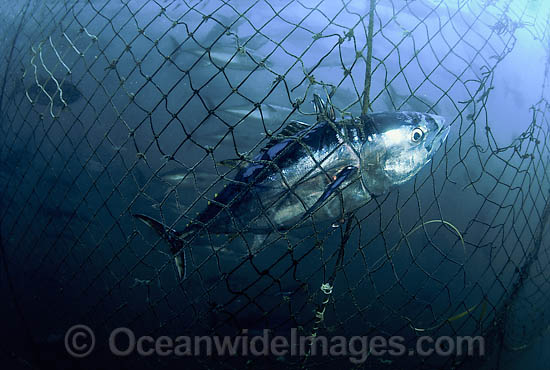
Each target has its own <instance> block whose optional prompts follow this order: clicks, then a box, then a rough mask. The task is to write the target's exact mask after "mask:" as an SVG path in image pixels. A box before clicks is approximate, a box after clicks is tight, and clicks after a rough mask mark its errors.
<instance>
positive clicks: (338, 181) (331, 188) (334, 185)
mask: <svg viewBox="0 0 550 370" xmlns="http://www.w3.org/2000/svg"><path fill="white" fill-rule="evenodd" d="M356 172H357V167H355V166H347V167H344V168H343V169H341V170H340V171H339V172H338V173H337V174H336V175H335V176H334V178H333V181H332V182H331V183H330V184H328V186H327V188H326V189H325V191H324V192H323V194H322V195H321V196H320V197H319V199H317V201H316V202H315V203H314V204H313V205H312V206H311V207H310V208H309V209H308V210H307V211H306V213H305V214H304V216H303V217H302V220H303V219H305V218H306V217H309V216H310V215H311V214H312V213H313V212H315V211H316V210H317V209H319V208H320V207H321V206H322V205H323V204H324V203H325V202H326V200H327V199H328V198H329V197H330V196H331V195H332V194H334V193H335V192H336V191H337V190H338V189H339V188H340V187H341V185H342V184H343V183H344V181H346V180H347V179H349V178H350V177H351V176H352V175H353V174H355V173H356Z"/></svg>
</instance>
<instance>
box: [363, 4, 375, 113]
mask: <svg viewBox="0 0 550 370" xmlns="http://www.w3.org/2000/svg"><path fill="white" fill-rule="evenodd" d="M375 8H376V2H375V0H370V10H369V27H368V35H367V60H366V61H365V62H366V67H365V85H364V90H363V105H362V111H361V113H362V114H366V113H367V112H368V111H369V108H370V85H371V74H372V39H373V29H374V10H375Z"/></svg>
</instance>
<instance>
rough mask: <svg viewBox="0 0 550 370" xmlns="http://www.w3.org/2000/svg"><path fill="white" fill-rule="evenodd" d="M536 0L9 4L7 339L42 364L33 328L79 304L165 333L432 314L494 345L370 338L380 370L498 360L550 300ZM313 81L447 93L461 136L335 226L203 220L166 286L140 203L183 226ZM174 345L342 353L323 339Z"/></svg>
mask: <svg viewBox="0 0 550 370" xmlns="http://www.w3.org/2000/svg"><path fill="white" fill-rule="evenodd" d="M8 5H9V6H8ZM543 5H544V4H542V2H540V1H538V2H537V1H526V2H518V1H504V0H501V1H489V0H487V1H481V0H471V1H441V2H437V1H434V2H431V1H427V0H425V1H420V0H417V1H394V0H383V1H361V2H359V1H355V0H350V1H346V0H342V1H328V0H324V1H323V0H320V1H309V0H307V1H287V0H258V1H214V0H212V1H184V0H173V1H137V0H136V1H120V0H110V1H67V2H62V1H31V0H29V1H26V2H20V3H18V4H11V3H10V4H7V3H4V4H2V14H3V15H4V17H5V22H2V24H1V25H0V29H1V32H0V35H1V37H2V39H3V44H4V45H6V48H5V50H6V52H4V53H3V54H2V56H1V57H0V60H1V62H0V66H1V70H2V74H3V79H2V85H1V86H2V94H1V97H0V112H1V114H0V123H1V132H2V135H1V138H0V140H1V146H0V157H1V162H0V163H1V165H0V176H1V178H0V180H1V181H0V189H1V192H0V205H1V206H0V209H1V213H0V221H1V229H0V231H1V243H2V257H3V262H4V270H5V273H4V276H5V277H6V280H5V282H4V283H3V284H4V285H3V288H6V289H8V290H9V293H6V294H9V296H10V297H12V298H13V300H11V299H10V302H11V301H13V303H12V304H10V307H11V305H13V308H14V309H15V311H17V313H18V314H17V317H18V319H17V320H16V321H20V322H22V323H23V324H24V327H26V333H27V335H26V336H25V338H26V339H24V340H27V341H29V342H30V343H31V344H32V345H28V346H23V345H18V343H17V342H16V341H12V342H11V343H5V346H4V347H5V351H4V352H5V354H10V356H11V357H13V358H16V359H18V360H17V361H18V362H19V363H20V364H21V363H25V364H27V365H29V366H30V364H33V363H34V364H36V363H38V364H40V363H41V362H42V363H43V362H45V361H48V360H49V359H48V358H47V356H44V354H42V355H41V354H40V351H42V350H43V349H42V348H47V345H52V346H53V345H55V346H61V347H62V344H59V343H62V339H59V338H62V337H63V334H64V330H66V328H68V327H70V326H71V325H73V324H75V323H87V324H89V325H90V326H91V327H93V328H94V330H96V336H97V337H98V338H108V336H109V332H110V331H111V330H113V328H116V327H130V328H132V329H133V330H134V331H135V332H136V333H138V334H141V335H154V336H159V335H185V334H188V335H189V334H192V335H237V334H239V333H242V330H243V329H248V330H249V331H250V332H251V333H252V332H254V331H260V330H262V329H264V328H265V329H270V330H271V333H272V334H281V335H288V333H289V330H290V328H295V329H296V330H297V332H298V333H299V334H300V335H315V334H316V335H327V336H338V335H343V336H346V337H349V336H352V335H367V336H373V335H383V336H392V335H400V336H403V337H404V338H405V339H406V344H407V346H413V343H414V340H415V339H416V338H417V337H418V336H420V335H425V334H426V333H429V334H430V335H433V336H444V335H448V336H458V335H462V336H464V335H470V336H475V335H482V336H484V337H485V338H486V343H487V350H488V355H487V356H484V357H483V358H465V357H463V356H458V357H457V356H451V357H438V356H435V355H434V356H428V357H420V358H417V357H414V358H412V359H411V358H392V357H380V356H369V357H368V358H367V364H371V365H372V366H383V367H388V368H391V367H396V368H402V367H403V366H405V364H407V366H409V367H417V368H420V367H423V368H433V367H435V366H440V367H444V368H467V367H469V366H473V367H474V368H478V366H480V364H481V363H484V364H487V363H489V365H490V366H498V365H495V364H499V361H502V358H503V356H505V355H504V354H503V353H504V352H520V351H521V350H524V349H526V348H528V347H529V346H531V345H532V343H533V342H534V341H536V339H537V338H538V336H540V335H542V334H545V332H546V328H547V326H548V324H549V323H548V318H547V315H546V313H545V312H546V310H547V308H548V306H549V304H550V302H549V296H550V295H549V292H550V286H549V277H548V276H547V274H548V270H549V269H548V262H549V261H548V249H547V248H546V245H548V243H549V240H548V237H547V236H546V234H547V233H546V227H547V223H548V216H549V214H550V208H549V207H550V206H549V203H548V196H549V189H550V184H549V178H548V171H546V166H547V163H548V158H549V152H550V151H549V149H550V148H549V144H548V137H549V136H548V135H549V133H548V128H549V125H548V112H549V110H548V102H547V100H546V96H547V94H548V91H547V78H548V70H547V68H548V54H547V52H548V42H549V38H548V19H549V18H548V14H547V12H546V11H545V10H544V7H543ZM519 41H521V42H519ZM526 42H527V43H528V45H530V47H527V48H526V46H525V43H526ZM527 49H529V50H530V52H532V53H533V55H535V56H539V59H538V60H535V59H536V58H535V57H533V60H532V62H533V67H529V66H523V65H520V66H518V65H516V64H513V63H514V61H516V60H518V58H520V59H521V57H522V53H525V52H526V50H527ZM531 49H532V50H531ZM518 55H519V56H518ZM521 60H525V58H524V59H521ZM510 63H512V64H510ZM537 63H538V64H537ZM518 68H523V69H525V70H527V71H529V72H531V71H532V72H533V74H537V73H538V75H537V76H536V77H537V82H536V83H535V84H534V85H533V86H531V88H530V89H531V91H528V92H526V91H524V88H523V87H522V88H521V90H520V88H518V87H517V86H514V84H515V85H519V84H520V83H521V81H515V82H514V81H510V80H509V79H508V76H509V75H511V71H514V70H515V69H518ZM313 94H319V95H320V96H323V97H326V96H330V98H331V101H332V104H333V106H334V108H335V109H336V113H337V116H338V117H342V118H345V117H352V116H355V117H356V116H358V115H359V114H361V112H362V111H363V112H366V111H375V112H376V111H399V110H412V111H421V112H432V113H437V114H439V115H442V116H444V117H445V118H446V119H447V121H449V122H450V123H451V133H450V135H449V138H448V140H447V141H446V143H445V145H444V147H442V148H441V149H440V150H439V151H438V153H437V154H436V156H435V157H434V158H433V160H432V161H431V163H430V164H429V165H427V166H426V167H425V168H424V169H423V170H422V171H421V172H420V173H419V174H418V175H417V176H416V177H415V178H414V180H412V181H410V182H409V183H406V184H404V185H402V186H399V187H398V188H396V189H394V190H392V191H391V192H389V193H388V194H385V195H383V196H380V197H376V198H374V199H372V200H371V201H370V202H369V203H368V204H367V205H366V206H364V207H362V208H361V209H360V210H359V211H357V212H354V213H353V214H352V215H348V217H346V218H345V219H343V220H341V221H338V222H336V223H335V224H333V225H332V226H331V225H328V226H327V225H324V224H313V225H311V226H308V227H306V228H303V229H299V230H293V231H291V232H276V233H273V234H272V235H269V236H267V237H263V236H258V235H253V234H251V233H245V232H240V233H236V234H235V235H230V236H218V235H214V234H210V233H208V232H204V235H202V238H201V240H198V241H197V242H196V243H194V244H193V245H192V247H191V248H189V249H188V250H187V253H188V259H189V261H188V269H189V271H188V278H187V279H186V280H184V281H183V282H179V281H178V280H177V279H175V277H174V271H173V270H174V269H173V259H172V257H171V256H170V255H169V254H168V252H169V251H168V249H167V248H166V245H165V244H163V241H162V240H161V239H160V238H159V237H158V236H157V235H156V234H155V233H154V232H153V231H152V230H149V229H148V228H146V227H145V226H144V225H143V224H141V223H140V222H138V220H137V219H136V218H134V217H132V214H134V213H136V212H139V213H144V214H148V215H151V216H152V217H155V218H157V219H159V220H162V221H163V222H164V223H166V224H167V225H170V226H171V227H173V228H175V229H183V227H184V226H185V224H186V223H188V222H190V221H192V220H194V219H195V218H196V216H197V212H200V211H201V210H202V209H204V207H205V206H206V205H207V204H208V203H209V202H212V201H215V198H216V194H217V193H219V192H220V191H221V189H223V187H224V186H225V185H227V184H230V183H231V181H232V180H231V179H232V176H233V175H234V171H235V168H234V166H235V164H234V163H235V162H234V161H231V160H230V159H240V160H244V159H245V158H248V157H250V156H251V155H253V154H255V153H257V152H258V151H259V150H260V149H261V148H262V147H264V146H265V145H266V144H267V143H268V142H269V140H270V139H271V138H272V137H276V136H277V135H278V134H280V133H281V131H282V130H283V129H284V128H285V126H286V125H287V124H288V123H289V122H290V121H292V120H295V119H299V120H301V121H306V122H310V123H315V120H316V112H315V110H314V108H313V106H312V104H311V103H310V102H311V100H312V99H313ZM502 102H511V103H502ZM507 105H508V107H506V106H507ZM509 106H512V109H514V110H513V111H512V110H511V109H509V108H510V107H509ZM507 109H509V110H507ZM510 112H513V113H512V114H511V115H510ZM237 166H238V164H237ZM52 307H55V309H53V310H52V309H51V308H52ZM10 325H11V324H10ZM13 325H16V324H15V323H14V324H13ZM24 340H23V341H24ZM98 346H100V348H102V349H104V350H105V349H106V346H107V344H106V341H103V342H101V343H98ZM37 352H38V355H37ZM108 359H109V361H111V360H112V358H111V357H109V358H108ZM33 361H37V362H33ZM52 361H53V360H52ZM117 361H121V363H123V362H122V361H123V360H121V359H118V360H117ZM124 361H128V363H129V364H127V363H126V362H124V364H125V365H124V366H133V367H136V366H137V367H138V368H142V367H143V368H151V367H156V368H158V367H170V366H173V365H176V364H178V362H176V361H178V359H174V358H171V357H167V358H158V357H157V358H152V357H149V358H134V357H129V358H125V359H124ZM186 361H188V362H186V364H190V365H189V366H197V367H201V368H209V367H212V366H215V365H216V364H217V365H220V366H224V367H226V368H242V366H245V365H246V366H255V367H257V366H281V367H283V366H284V367H291V366H295V367H297V368H313V367H320V368H323V367H324V366H327V367H328V366H330V367H331V368H333V366H334V365H335V364H336V363H339V362H342V363H344V364H346V366H349V362H348V359H347V358H341V357H338V356H332V357H326V356H317V355H315V354H309V355H308V356H301V357H289V356H279V357H277V356H266V357H260V358H258V357H244V358H243V357H238V358H236V357H230V358H220V357H207V358H204V357H200V356H197V357H191V358H189V359H186ZM453 366H454V367H453Z"/></svg>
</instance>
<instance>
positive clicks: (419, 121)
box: [135, 96, 449, 277]
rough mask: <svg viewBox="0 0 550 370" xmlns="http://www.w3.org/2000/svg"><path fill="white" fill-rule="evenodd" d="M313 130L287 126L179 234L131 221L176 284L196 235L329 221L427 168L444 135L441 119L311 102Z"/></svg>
mask: <svg viewBox="0 0 550 370" xmlns="http://www.w3.org/2000/svg"><path fill="white" fill-rule="evenodd" d="M315 98H316V100H315V102H316V107H317V110H318V112H319V115H318V120H317V123H316V124H314V125H309V124H306V123H303V122H297V121H294V122H291V123H289V124H288V125H287V126H286V127H285V128H284V129H283V130H282V131H281V133H280V134H279V136H277V137H274V138H272V139H271V140H270V141H269V143H267V145H266V146H265V147H264V148H263V149H262V150H261V151H260V153H258V154H257V155H256V156H255V157H254V158H251V159H246V160H243V161H242V164H240V165H239V166H238V167H237V169H236V171H237V173H236V174H235V176H234V178H233V179H232V180H231V182H229V184H227V185H226V186H225V187H224V189H223V190H222V191H221V192H220V193H219V194H217V195H216V196H215V197H214V199H211V200H210V201H209V204H208V206H207V207H206V208H205V209H204V210H203V211H202V212H200V213H199V214H198V216H197V217H196V218H195V219H194V220H193V221H192V222H190V223H189V224H188V225H187V227H186V228H185V229H184V230H183V231H181V232H179V231H175V230H172V229H170V228H168V227H166V226H165V225H162V224H161V223H159V222H158V221H155V220H154V219H152V218H150V217H148V216H145V215H140V214H137V215H135V216H136V217H138V218H139V219H141V220H142V221H144V222H145V223H147V224H148V225H149V226H151V227H153V228H154V229H155V230H157V232H158V233H159V234H160V235H161V236H162V237H163V238H164V239H166V240H167V241H168V242H169V244H170V246H171V250H172V252H173V253H174V256H175V260H176V265H177V266H178V272H179V274H180V277H184V276H185V259H184V258H183V257H182V253H181V250H182V249H183V248H184V246H185V245H187V244H189V243H190V242H191V241H192V240H193V239H194V238H195V236H196V235H197V233H199V232H207V233H212V234H223V233H226V234H237V233H239V234H242V233H257V234H269V233H271V232H274V231H285V230H291V229H293V228H296V227H300V226H304V225H308V224H311V221H313V222H315V223H318V222H334V221H337V220H340V219H342V218H343V217H345V216H346V215H348V214H350V213H353V212H354V211H356V210H357V209H358V208H360V207H362V206H364V205H365V204H366V203H368V202H369V201H370V200H371V199H372V197H373V196H378V195H382V194H384V193H387V192H388V191H389V190H390V189H391V188H392V187H394V186H398V185H400V184H403V183H404V182H406V181H408V180H410V179H412V178H413V177H414V176H415V175H416V174H418V172H419V171H420V170H421V169H422V168H423V167H424V166H425V165H426V164H427V163H429V162H430V160H431V159H432V157H433V156H434V154H435V153H436V152H437V150H438V149H439V148H440V147H441V145H442V144H443V143H444V141H445V140H446V138H447V135H448V133H449V127H448V126H446V124H445V120H444V119H443V118H442V117H440V116H437V115H432V114H427V113H419V112H389V113H373V114H368V115H363V116H361V117H360V118H356V119H348V120H340V121H337V120H336V119H335V115H334V110H333V109H331V106H330V105H325V104H324V102H322V100H321V99H320V98H319V97H317V96H316V97H315Z"/></svg>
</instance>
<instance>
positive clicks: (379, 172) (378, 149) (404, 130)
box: [360, 112, 449, 195]
mask: <svg viewBox="0 0 550 370" xmlns="http://www.w3.org/2000/svg"><path fill="white" fill-rule="evenodd" d="M361 121H362V124H363V125H364V128H365V132H366V133H368V135H367V138H366V140H365V142H364V144H363V145H362V148H361V152H360V158H361V178H362V182H363V186H364V187H365V189H366V190H367V191H368V192H369V193H370V194H372V195H380V194H383V193H385V192H387V191H388V190H389V189H390V188H391V187H393V186H396V185H400V184H403V183H404V182H406V181H408V180H410V179H412V178H413V177H414V176H415V175H416V174H418V172H419V171H420V170H421V169H422V168H423V167H424V166H425V165H426V164H427V163H429V162H430V160H431V159H432V157H433V156H434V154H435V153H436V152H437V150H438V149H439V148H440V147H441V145H442V144H443V142H444V141H445V140H446V139H447V135H448V134H449V126H448V125H446V123H445V119H444V118H443V117H441V116H437V115H434V114H429V113H419V112H390V113H374V114H369V115H365V116H362V117H361Z"/></svg>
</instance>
